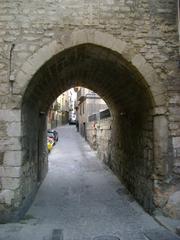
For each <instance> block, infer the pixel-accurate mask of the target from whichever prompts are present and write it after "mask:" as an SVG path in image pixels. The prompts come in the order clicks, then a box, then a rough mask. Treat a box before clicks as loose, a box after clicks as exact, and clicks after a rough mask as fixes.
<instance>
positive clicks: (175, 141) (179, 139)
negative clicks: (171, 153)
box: [172, 137, 180, 148]
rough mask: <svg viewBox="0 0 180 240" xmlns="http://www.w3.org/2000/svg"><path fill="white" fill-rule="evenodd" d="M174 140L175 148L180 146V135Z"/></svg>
mask: <svg viewBox="0 0 180 240" xmlns="http://www.w3.org/2000/svg"><path fill="white" fill-rule="evenodd" d="M172 142H173V147H174V148H180V137H173V139H172Z"/></svg>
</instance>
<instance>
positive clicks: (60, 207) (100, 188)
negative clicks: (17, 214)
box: [0, 126, 178, 240]
mask: <svg viewBox="0 0 180 240" xmlns="http://www.w3.org/2000/svg"><path fill="white" fill-rule="evenodd" d="M58 131H59V142H58V143H57V144H56V146H55V147H54V149H53V150H52V152H51V153H50V155H49V172H48V175H47V177H46V179H45V181H44V182H43V184H42V185H41V187H40V189H39V191H38V194H37V196H36V198H35V201H34V203H33V204H32V206H31V208H30V209H29V211H28V212H27V214H26V216H25V218H24V219H23V220H21V221H20V222H19V223H12V224H3V225H0V240H30V239H31V240H32V239H33V240H51V239H52V240H60V239H61V240H62V239H64V240H91V239H92V240H93V239H94V240H116V239H117V240H118V239H120V240H147V239H151V240H176V239H178V238H177V237H176V236H175V235H174V236H173V235H172V234H171V233H170V232H167V230H165V229H164V228H162V227H161V226H159V225H158V224H157V222H156V221H154V219H153V218H152V217H150V216H149V215H148V214H147V213H145V212H144V211H143V209H142V208H141V207H140V206H139V205H138V204H137V203H136V201H135V200H134V199H133V197H132V196H131V195H130V194H128V192H127V191H126V189H125V188H124V187H123V186H122V184H121V183H120V182H119V180H118V179H117V177H115V176H114V175H113V173H112V172H111V171H110V170H109V169H108V168H107V167H106V166H105V165H104V164H103V163H102V162H100V161H99V160H97V158H96V154H95V152H94V151H92V150H91V149H90V147H89V146H88V144H87V143H86V142H85V141H84V139H82V138H81V137H80V135H79V134H78V133H77V132H76V129H75V126H70V127H69V126H65V127H61V128H58Z"/></svg>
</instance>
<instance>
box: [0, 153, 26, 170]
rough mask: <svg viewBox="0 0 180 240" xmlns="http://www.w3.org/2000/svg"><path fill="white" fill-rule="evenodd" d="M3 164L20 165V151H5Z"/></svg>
mask: <svg viewBox="0 0 180 240" xmlns="http://www.w3.org/2000/svg"><path fill="white" fill-rule="evenodd" d="M3 162H4V166H14V167H18V166H21V165H22V152H21V151H7V152H5V153H4V161H3Z"/></svg>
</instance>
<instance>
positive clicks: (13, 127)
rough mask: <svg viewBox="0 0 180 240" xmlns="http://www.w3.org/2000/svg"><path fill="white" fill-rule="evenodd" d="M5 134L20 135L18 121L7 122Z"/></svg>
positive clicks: (10, 135)
mask: <svg viewBox="0 0 180 240" xmlns="http://www.w3.org/2000/svg"><path fill="white" fill-rule="evenodd" d="M7 134H8V136H9V137H20V136H21V124H20V122H13V123H8V124H7Z"/></svg>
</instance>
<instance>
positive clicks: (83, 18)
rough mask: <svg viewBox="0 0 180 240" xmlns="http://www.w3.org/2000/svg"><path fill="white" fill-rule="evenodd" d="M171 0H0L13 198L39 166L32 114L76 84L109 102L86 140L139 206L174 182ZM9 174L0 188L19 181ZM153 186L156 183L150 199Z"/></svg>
mask: <svg viewBox="0 0 180 240" xmlns="http://www.w3.org/2000/svg"><path fill="white" fill-rule="evenodd" d="M17 5H18V7H17ZM176 8H177V3H176V1H172V0H167V1H166V3H164V2H163V1H152V0H143V1H142V0H136V1H129V0H121V1H113V0H112V1H111V0H109V1H99V2H98V1H82V0H77V1H66V0H62V1H56V0H48V1H41V0H39V1H36V0H31V1H26V2H25V1H23V2H22V1H21V2H20V1H18V0H15V1H11V2H9V1H2V2H1V16H0V151H1V153H2V156H1V157H0V165H1V166H3V169H4V168H5V167H11V166H14V167H19V166H21V165H22V161H23V164H24V165H23V170H24V173H23V175H22V176H21V181H22V185H21V189H22V191H21V194H22V196H21V197H17V198H18V202H19V201H20V200H19V199H22V198H23V197H24V198H26V197H27V196H28V195H29V194H30V193H31V192H32V191H33V189H34V188H35V187H34V186H35V185H36V183H37V175H38V177H39V180H38V181H41V180H42V179H43V177H44V175H45V172H46V170H47V156H46V149H45V145H46V137H45V134H44V133H43V131H44V130H45V128H46V124H45V120H44V121H43V122H41V119H40V116H39V113H40V112H45V111H46V110H47V109H48V108H49V106H50V105H51V104H52V101H53V100H54V99H55V98H56V97H57V96H58V94H60V93H62V92H63V91H65V90H67V89H68V88H70V87H72V86H73V87H74V86H75V85H83V86H85V87H88V88H91V89H93V90H94V91H97V93H100V95H101V96H102V97H104V99H105V100H106V101H107V103H108V104H109V106H110V107H111V108H112V112H113V121H114V123H113V125H111V128H112V129H110V124H107V123H105V122H104V123H101V124H100V125H99V126H98V125H97V126H96V127H97V128H96V129H92V130H91V129H89V130H88V131H89V133H90V132H91V133H90V134H89V136H90V135H91V136H90V142H91V143H92V146H93V148H96V149H100V150H99V151H98V154H99V156H100V158H101V159H103V160H104V161H105V162H107V163H108V164H109V166H110V167H111V168H113V170H114V171H115V172H116V173H117V174H118V175H119V176H122V179H123V180H124V182H125V183H126V185H127V186H128V188H129V189H130V190H131V192H134V195H135V196H136V198H137V199H139V201H140V202H141V204H142V205H143V206H144V207H145V208H146V209H148V208H152V207H151V206H150V205H151V203H152V202H153V201H155V200H157V201H156V202H161V199H164V198H163V197H162V195H161V194H162V193H164V195H165V196H166V195H167V196H169V195H168V194H169V192H168V190H167V191H166V190H164V186H166V181H168V179H172V181H171V182H172V184H175V185H176V186H174V191H177V190H179V186H180V185H179V180H178V179H179V166H180V165H179V163H180V147H179V138H180V130H179V129H180V105H179V89H180V85H179V70H178V66H177V62H178V61H179V41H178V29H177V23H176V21H177V19H176V14H175V13H176V12H177V9H176ZM12 44H15V47H14V49H13V51H12V52H11V53H12V54H11V59H9V58H10V51H11V49H12V46H13V45H12ZM77 45H78V46H77ZM79 45H81V46H79ZM10 65H11V67H10ZM10 68H11V69H10ZM10 70H11V74H13V75H14V76H15V79H14V80H15V81H14V82H13V83H12V85H11V88H10V83H9V75H10V72H9V71H10ZM22 96H23V98H22ZM21 113H22V114H21ZM144 115H146V117H144ZM147 115H148V116H147ZM152 116H154V120H153V121H154V127H153V126H152ZM141 120H143V121H142V122H141ZM22 129H23V130H22ZM21 130H22V131H21ZM111 133H112V135H111ZM38 134H39V135H38ZM27 136H28V137H27ZM111 137H112V139H111ZM38 141H40V143H41V144H39V142H38ZM38 144H39V146H42V147H40V149H39V151H40V152H39V156H38V148H37V146H38ZM43 146H44V147H43ZM22 149H23V154H22V158H23V159H22V160H21V157H20V156H19V155H18V154H20V153H18V152H19V151H21V150H22ZM11 151H12V152H11ZM13 151H15V153H14V154H15V155H14V157H13ZM4 154H5V155H4ZM3 155H4V156H3ZM38 161H40V163H38V164H39V168H40V169H41V171H40V170H38V166H37V165H38V164H37V162H38ZM122 166H123V167H122ZM132 169H133V170H132ZM3 171H4V170H3ZM38 171H40V172H39V173H38ZM3 174H4V173H3ZM40 175H42V176H40ZM166 178H167V179H166ZM16 181H17V182H18V181H20V179H16V180H14V182H13V181H12V179H11V178H4V177H3V178H2V185H3V189H4V190H5V189H6V188H7V189H8V190H9V189H10V187H11V184H12V188H13V189H15V188H18V186H19V185H18V184H19V183H18V184H15V183H16ZM13 184H14V185H13ZM164 184H165V185H164ZM169 184H171V183H169ZM154 185H155V186H154ZM154 187H155V188H156V187H157V189H159V188H162V189H161V190H162V191H160V194H157V195H158V197H157V196H156V194H155V192H154V191H153V189H154ZM169 187H170V186H169ZM154 195H155V196H154ZM15 198H16V196H15ZM157 198H158V199H157ZM147 199H149V200H147ZM152 199H153V201H151V200H152ZM148 201H149V202H148ZM9 202H10V201H9ZM15 202H16V201H15ZM162 202H164V200H163V201H162ZM162 205H163V204H162ZM164 209H165V208H164Z"/></svg>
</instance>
